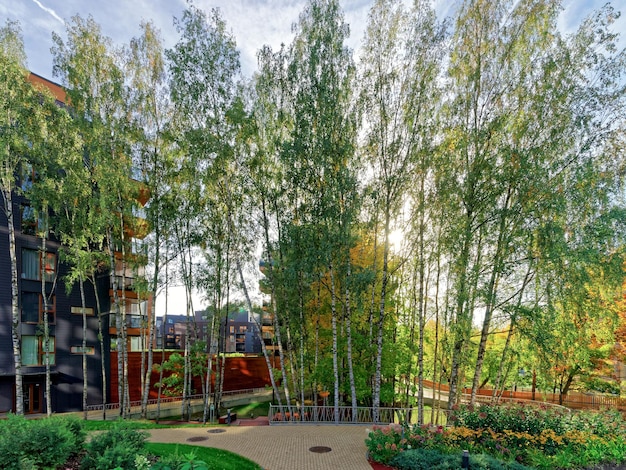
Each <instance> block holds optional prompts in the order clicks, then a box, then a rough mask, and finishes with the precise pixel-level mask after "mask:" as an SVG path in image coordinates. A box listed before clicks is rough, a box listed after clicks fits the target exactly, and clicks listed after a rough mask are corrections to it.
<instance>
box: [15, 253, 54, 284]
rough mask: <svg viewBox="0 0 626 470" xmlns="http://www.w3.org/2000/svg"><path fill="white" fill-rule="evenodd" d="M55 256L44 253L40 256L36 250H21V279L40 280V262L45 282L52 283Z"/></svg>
mask: <svg viewBox="0 0 626 470" xmlns="http://www.w3.org/2000/svg"><path fill="white" fill-rule="evenodd" d="M56 260H57V257H56V254H54V253H44V254H43V256H41V254H40V252H39V251H37V250H28V249H23V250H22V279H32V280H35V281H40V280H41V262H43V268H44V277H45V280H46V282H52V281H54V276H55V273H56Z"/></svg>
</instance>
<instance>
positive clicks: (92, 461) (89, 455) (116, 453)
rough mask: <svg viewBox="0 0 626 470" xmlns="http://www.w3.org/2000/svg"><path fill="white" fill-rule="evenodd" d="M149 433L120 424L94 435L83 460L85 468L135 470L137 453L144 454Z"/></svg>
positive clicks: (90, 469)
mask: <svg viewBox="0 0 626 470" xmlns="http://www.w3.org/2000/svg"><path fill="white" fill-rule="evenodd" d="M147 437H148V434H147V433H146V432H143V431H137V430H134V429H128V428H126V427H125V426H124V425H123V424H118V425H117V426H115V427H113V428H112V429H110V430H109V431H106V432H104V433H102V434H98V435H95V436H93V438H92V439H91V441H90V442H89V444H87V447H86V455H85V457H84V458H83V460H82V461H81V468H83V469H85V470H110V469H111V468H116V467H117V468H121V469H123V470H134V469H135V459H136V457H137V455H143V454H144V444H145V442H146V438H147Z"/></svg>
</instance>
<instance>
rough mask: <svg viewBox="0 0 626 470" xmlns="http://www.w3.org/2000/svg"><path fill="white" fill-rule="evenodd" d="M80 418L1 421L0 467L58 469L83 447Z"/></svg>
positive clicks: (13, 418) (12, 419) (15, 418)
mask: <svg viewBox="0 0 626 470" xmlns="http://www.w3.org/2000/svg"><path fill="white" fill-rule="evenodd" d="M84 439H85V434H84V432H83V430H82V428H81V425H80V421H78V420H77V419H72V418H67V417H52V418H44V419H37V420H35V419H26V418H24V417H23V416H16V415H9V416H8V417H7V419H6V420H2V421H0V468H2V469H5V470H12V469H24V468H56V467H57V466H59V465H61V464H63V463H65V462H66V461H67V459H68V458H69V457H70V456H71V455H72V454H73V453H75V452H79V451H80V450H81V449H82V445H83V443H84Z"/></svg>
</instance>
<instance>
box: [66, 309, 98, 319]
mask: <svg viewBox="0 0 626 470" xmlns="http://www.w3.org/2000/svg"><path fill="white" fill-rule="evenodd" d="M70 312H71V313H72V315H82V314H83V307H70ZM85 315H87V316H88V317H93V307H85Z"/></svg>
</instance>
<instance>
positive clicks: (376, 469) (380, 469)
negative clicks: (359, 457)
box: [368, 460, 394, 470]
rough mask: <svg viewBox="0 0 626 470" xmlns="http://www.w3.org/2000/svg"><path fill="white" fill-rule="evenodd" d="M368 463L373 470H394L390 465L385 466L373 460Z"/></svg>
mask: <svg viewBox="0 0 626 470" xmlns="http://www.w3.org/2000/svg"><path fill="white" fill-rule="evenodd" d="M368 462H369V464H370V465H371V466H372V470H394V468H393V467H390V466H389V465H383V464H382V463H378V462H374V461H373V460H368Z"/></svg>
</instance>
